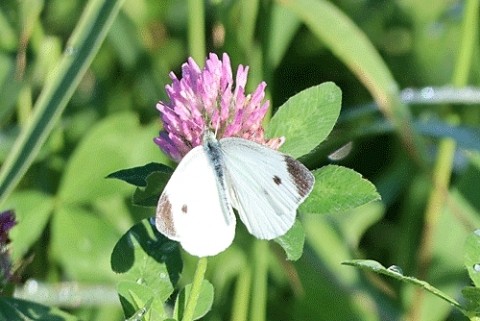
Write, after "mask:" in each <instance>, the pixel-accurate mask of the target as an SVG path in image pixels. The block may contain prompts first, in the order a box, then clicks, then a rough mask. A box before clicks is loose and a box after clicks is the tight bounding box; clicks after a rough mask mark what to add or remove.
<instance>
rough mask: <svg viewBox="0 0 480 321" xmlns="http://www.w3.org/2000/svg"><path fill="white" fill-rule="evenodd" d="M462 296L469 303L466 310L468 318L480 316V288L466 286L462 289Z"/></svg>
mask: <svg viewBox="0 0 480 321" xmlns="http://www.w3.org/2000/svg"><path fill="white" fill-rule="evenodd" d="M462 295H463V297H464V298H465V300H466V301H467V302H466V304H465V310H466V311H467V312H466V314H467V316H477V317H479V316H480V288H475V287H473V286H466V287H464V288H463V289H462Z"/></svg>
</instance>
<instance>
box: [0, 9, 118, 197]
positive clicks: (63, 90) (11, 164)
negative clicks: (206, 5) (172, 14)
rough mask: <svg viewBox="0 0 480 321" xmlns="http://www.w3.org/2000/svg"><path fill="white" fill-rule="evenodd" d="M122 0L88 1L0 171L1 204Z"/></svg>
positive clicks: (48, 129)
mask: <svg viewBox="0 0 480 321" xmlns="http://www.w3.org/2000/svg"><path fill="white" fill-rule="evenodd" d="M123 2H124V0H90V1H89V2H88V4H87V6H86V7H85V10H84V12H83V14H82V16H81V18H80V21H79V22H78V24H77V26H76V28H75V30H74V31H73V33H72V36H71V38H70V40H69V41H68V43H67V47H66V49H65V53H64V55H63V56H62V59H61V60H60V62H59V64H58V67H57V69H56V70H55V72H54V73H53V74H52V75H51V78H50V79H49V80H48V81H47V83H46V84H45V87H44V88H43V90H42V92H41V94H40V96H39V98H38V100H37V101H36V103H35V106H34V112H33V115H32V117H31V119H30V121H29V122H28V124H27V125H26V126H25V127H23V128H22V131H21V132H20V134H19V136H18V138H17V140H16V141H15V144H14V146H13V148H12V150H11V151H10V153H9V155H8V157H7V159H6V160H5V163H4V164H3V166H2V168H1V170H0V204H1V203H2V202H3V201H4V200H5V199H6V198H7V196H8V195H9V193H10V192H11V191H12V190H13V188H14V187H15V186H16V184H17V183H18V182H19V180H20V179H21V178H22V176H23V175H24V174H25V172H26V171H27V169H28V167H29V166H30V165H31V163H32V162H33V160H34V159H35V156H36V155H37V154H38V152H39V150H40V148H41V146H42V144H43V143H44V142H45V140H46V139H47V137H48V135H49V133H50V132H51V131H52V129H53V127H54V125H55V123H56V122H57V121H58V119H59V118H60V116H61V114H62V112H63V110H64V109H65V107H66V105H67V102H68V100H69V99H70V97H71V96H72V94H73V92H74V91H75V89H76V88H77V86H78V84H79V82H80V80H81V79H82V77H83V75H84V73H85V71H86V70H87V68H88V66H89V65H90V63H91V62H92V60H93V58H94V56H95V54H96V53H97V52H98V49H99V48H100V45H101V44H102V42H103V40H104V39H105V36H106V34H107V32H108V30H109V28H110V26H111V25H112V22H113V20H114V19H115V17H116V16H117V14H118V12H119V10H120V8H121V5H122V4H123Z"/></svg>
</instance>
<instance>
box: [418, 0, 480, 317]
mask: <svg viewBox="0 0 480 321" xmlns="http://www.w3.org/2000/svg"><path fill="white" fill-rule="evenodd" d="M478 13H479V1H478V0H467V2H466V5H465V11H464V17H463V30H462V40H461V44H460V51H459V54H458V57H457V61H456V63H455V70H454V75H453V77H452V83H453V85H454V86H456V87H462V86H465V85H466V84H467V83H468V76H469V70H470V68H471V64H472V57H473V50H474V47H475V43H476V41H477V34H478ZM450 118H451V120H453V122H456V117H455V116H453V115H452V116H451V117H450ZM455 148H456V142H455V141H454V140H452V139H450V138H445V139H442V140H441V141H440V143H439V147H438V155H437V160H436V165H435V169H434V172H433V189H432V192H431V194H430V198H429V199H428V203H427V207H426V210H425V226H424V231H423V235H422V240H421V243H420V249H419V278H420V279H425V278H426V276H427V274H428V270H429V266H430V263H431V260H432V252H433V235H434V233H435V230H436V228H437V225H438V222H439V220H440V216H441V213H442V209H443V208H444V206H445V201H446V198H447V194H448V188H449V184H450V177H451V174H452V167H453V158H454V155H455ZM414 302H415V303H414V305H413V306H412V309H411V311H410V320H419V319H420V315H421V307H422V304H423V290H422V289H417V291H416V293H415V300H414Z"/></svg>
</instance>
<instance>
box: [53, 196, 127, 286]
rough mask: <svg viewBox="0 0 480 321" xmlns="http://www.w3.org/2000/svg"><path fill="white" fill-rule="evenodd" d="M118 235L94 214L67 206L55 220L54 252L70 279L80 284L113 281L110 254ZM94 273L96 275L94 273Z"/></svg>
mask: <svg viewBox="0 0 480 321" xmlns="http://www.w3.org/2000/svg"><path fill="white" fill-rule="evenodd" d="M118 237H119V235H118V233H117V232H116V230H115V229H114V228H113V227H112V226H111V225H109V224H107V223H106V222H105V220H103V219H102V218H101V217H99V216H98V215H96V213H95V212H92V211H91V210H86V209H83V208H81V207H78V206H73V205H72V206H64V207H61V208H60V209H59V210H58V211H56V212H55V215H54V216H53V219H52V241H51V252H52V254H53V256H54V257H55V258H56V259H57V260H58V261H59V262H60V263H61V264H62V268H63V269H65V272H66V273H67V275H69V276H70V277H73V278H74V279H75V280H78V281H92V282H103V283H104V282H107V281H108V280H110V281H113V280H114V279H115V274H114V273H112V271H111V270H110V264H109V256H108V254H107V253H109V252H110V251H111V249H112V248H113V247H114V245H115V242H116V241H117V240H118ZM92 271H94V273H92Z"/></svg>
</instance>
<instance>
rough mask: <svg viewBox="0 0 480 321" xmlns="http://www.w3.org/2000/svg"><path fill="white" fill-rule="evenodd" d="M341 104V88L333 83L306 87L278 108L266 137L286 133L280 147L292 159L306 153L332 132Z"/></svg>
mask: <svg viewBox="0 0 480 321" xmlns="http://www.w3.org/2000/svg"><path fill="white" fill-rule="evenodd" d="M341 103H342V93H341V91H340V88H338V87H337V86H336V85H335V84H334V83H332V82H326V83H323V84H321V85H318V86H314V87H310V88H308V89H305V90H303V91H301V92H300V93H298V94H296V95H295V96H293V97H291V98H290V99H288V100H287V102H286V103H285V104H283V105H282V106H280V107H279V109H278V110H277V112H276V113H275V115H274V116H273V117H272V119H271V121H270V122H269V123H268V127H267V130H266V136H267V137H281V136H285V138H286V140H285V143H284V144H283V145H282V147H281V148H280V149H281V150H282V151H283V152H285V153H287V154H289V155H291V156H293V157H295V158H298V157H300V156H303V155H305V154H308V153H309V152H310V151H312V150H313V149H314V148H315V147H316V146H317V145H318V144H320V143H321V142H322V141H323V140H325V138H326V137H327V136H328V134H330V132H331V131H332V128H333V126H334V125H335V122H336V121H337V118H338V115H339V114H340V106H341Z"/></svg>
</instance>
